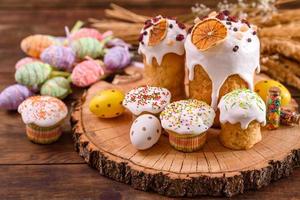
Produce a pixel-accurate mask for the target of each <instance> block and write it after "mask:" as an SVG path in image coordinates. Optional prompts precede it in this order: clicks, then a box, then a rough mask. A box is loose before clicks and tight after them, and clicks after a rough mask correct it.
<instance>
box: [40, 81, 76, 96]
mask: <svg viewBox="0 0 300 200" xmlns="http://www.w3.org/2000/svg"><path fill="white" fill-rule="evenodd" d="M71 92H72V90H71V86H70V83H69V81H68V80H67V79H66V78H64V77H54V78H51V79H49V80H47V81H46V82H45V83H44V84H43V85H42V87H41V91H40V93H41V95H44V96H52V97H57V98H59V99H64V98H65V97H67V96H68V95H69V94H70V93H71Z"/></svg>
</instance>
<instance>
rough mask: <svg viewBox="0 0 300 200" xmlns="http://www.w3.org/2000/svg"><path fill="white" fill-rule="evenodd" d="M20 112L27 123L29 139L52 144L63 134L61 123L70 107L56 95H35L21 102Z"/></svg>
mask: <svg viewBox="0 0 300 200" xmlns="http://www.w3.org/2000/svg"><path fill="white" fill-rule="evenodd" d="M18 112H19V113H20V114H21V115H22V120H23V122H24V123H25V124H26V133H27V137H28V138H29V140H31V141H32V142H35V143H39V144H50V143H53V142H55V141H56V140H58V138H59V137H60V136H61V124H62V123H63V121H64V119H65V118H66V116H67V114H68V108H67V106H66V105H65V104H64V103H63V102H62V101H61V100H59V99H57V98H55V97H50V96H33V97H30V98H28V99H26V100H25V101H23V102H22V103H21V104H20V106H19V108H18Z"/></svg>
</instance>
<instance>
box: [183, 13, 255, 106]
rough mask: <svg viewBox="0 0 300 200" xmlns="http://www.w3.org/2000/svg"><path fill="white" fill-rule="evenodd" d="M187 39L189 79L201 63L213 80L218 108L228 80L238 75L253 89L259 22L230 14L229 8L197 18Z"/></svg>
mask: <svg viewBox="0 0 300 200" xmlns="http://www.w3.org/2000/svg"><path fill="white" fill-rule="evenodd" d="M196 22H197V23H196V24H195V25H194V27H192V28H191V29H190V34H189V35H188V36H187V38H186V41H185V44H184V45H185V50H186V66H187V68H188V70H189V79H190V80H193V79H194V68H195V66H196V65H201V66H202V67H203V69H204V70H205V71H206V73H207V74H208V76H209V78H210V79H211V81H212V83H213V84H212V85H213V88H212V103H211V106H212V107H213V108H214V109H216V108H217V102H218V99H219V98H218V95H219V90H220V88H221V87H222V85H223V83H224V82H225V80H226V79H227V78H228V77H229V76H231V75H233V74H237V75H239V76H240V77H241V78H242V79H243V80H244V81H245V82H246V83H247V84H248V87H249V88H250V89H251V90H253V76H254V74H255V70H257V72H259V70H260V65H259V56H260V43H259V39H258V37H257V33H256V31H257V30H256V29H257V28H256V26H254V25H250V24H249V23H248V22H247V21H246V20H244V19H242V20H239V19H237V18H236V17H233V16H230V15H229V13H228V12H227V11H224V12H221V13H216V12H214V13H212V14H210V15H209V17H208V18H205V19H202V20H200V19H197V20H196Z"/></svg>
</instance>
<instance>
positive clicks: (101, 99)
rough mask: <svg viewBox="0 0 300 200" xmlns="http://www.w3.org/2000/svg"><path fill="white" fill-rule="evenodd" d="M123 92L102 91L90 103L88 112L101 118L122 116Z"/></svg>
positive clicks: (113, 90)
mask: <svg viewBox="0 0 300 200" xmlns="http://www.w3.org/2000/svg"><path fill="white" fill-rule="evenodd" d="M123 99H124V94H123V92H121V91H119V90H115V89H111V90H103V91H101V92H100V93H99V94H97V95H96V96H95V97H94V98H92V100H91V101H90V104H89V108H90V111H91V112H92V113H93V114H95V115H97V116H98V117H101V118H113V117H118V116H120V115H122V114H123V112H124V110H125V108H124V107H123V105H122V102H123Z"/></svg>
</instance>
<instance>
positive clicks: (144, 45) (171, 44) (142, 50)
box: [138, 16, 186, 65]
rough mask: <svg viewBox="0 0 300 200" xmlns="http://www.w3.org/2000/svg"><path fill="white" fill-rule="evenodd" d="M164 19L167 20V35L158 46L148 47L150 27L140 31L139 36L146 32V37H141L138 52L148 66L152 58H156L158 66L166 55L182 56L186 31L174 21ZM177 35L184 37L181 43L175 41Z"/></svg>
mask: <svg viewBox="0 0 300 200" xmlns="http://www.w3.org/2000/svg"><path fill="white" fill-rule="evenodd" d="M158 17H161V16H158ZM164 19H166V20H167V34H166V37H165V38H164V39H163V40H162V41H161V42H160V43H159V44H157V45H155V46H149V45H148V41H149V36H150V30H151V29H152V28H153V26H150V27H148V28H146V29H144V28H143V29H142V31H141V34H143V33H144V32H146V34H147V35H143V41H142V42H140V45H139V49H138V52H139V54H143V55H144V56H145V57H146V62H147V63H148V64H150V65H151V64H152V60H153V58H156V61H157V63H158V64H159V65H160V64H161V62H162V59H163V56H164V55H165V54H167V53H175V54H178V55H183V54H184V40H185V38H186V30H185V29H181V28H180V27H179V26H178V24H177V23H176V20H172V19H167V18H164ZM152 22H153V21H152ZM158 22H159V21H158ZM158 22H156V23H158ZM154 24H155V23H154ZM170 26H172V28H170ZM178 34H182V35H183V36H184V39H183V40H181V41H178V40H176V37H177V35H178Z"/></svg>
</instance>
